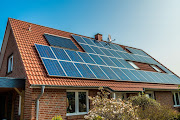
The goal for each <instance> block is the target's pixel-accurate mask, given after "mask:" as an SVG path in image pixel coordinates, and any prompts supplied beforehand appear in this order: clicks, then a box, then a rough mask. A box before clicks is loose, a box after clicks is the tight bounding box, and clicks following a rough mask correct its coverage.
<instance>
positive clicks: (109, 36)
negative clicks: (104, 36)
mask: <svg viewBox="0 0 180 120" xmlns="http://www.w3.org/2000/svg"><path fill="white" fill-rule="evenodd" d="M112 41H115V39H114V40H112V39H111V35H110V34H109V35H108V43H111V42H112Z"/></svg>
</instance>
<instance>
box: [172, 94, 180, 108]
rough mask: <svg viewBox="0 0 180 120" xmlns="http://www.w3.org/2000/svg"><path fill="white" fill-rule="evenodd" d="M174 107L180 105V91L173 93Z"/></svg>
mask: <svg viewBox="0 0 180 120" xmlns="http://www.w3.org/2000/svg"><path fill="white" fill-rule="evenodd" d="M173 99H174V107H176V106H180V99H179V92H174V93H173Z"/></svg>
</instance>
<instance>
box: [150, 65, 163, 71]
mask: <svg viewBox="0 0 180 120" xmlns="http://www.w3.org/2000/svg"><path fill="white" fill-rule="evenodd" d="M150 66H151V67H152V68H153V69H154V70H156V71H157V72H161V70H160V69H159V68H157V67H156V66H155V65H150Z"/></svg>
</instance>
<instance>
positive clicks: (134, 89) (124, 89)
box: [31, 84, 144, 92]
mask: <svg viewBox="0 0 180 120" xmlns="http://www.w3.org/2000/svg"><path fill="white" fill-rule="evenodd" d="M41 86H45V87H46V88H56V89H98V88H99V87H100V86H61V85H37V84H31V88H41ZM102 87H103V88H104V89H106V90H108V91H109V92H143V91H144V88H138V89H137V88H125V87H123V88H118V89H115V88H114V87H108V86H102Z"/></svg>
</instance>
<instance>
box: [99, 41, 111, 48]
mask: <svg viewBox="0 0 180 120" xmlns="http://www.w3.org/2000/svg"><path fill="white" fill-rule="evenodd" d="M100 43H101V45H102V46H103V47H105V48H109V49H111V48H110V46H109V45H108V43H106V42H103V41H100Z"/></svg>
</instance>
